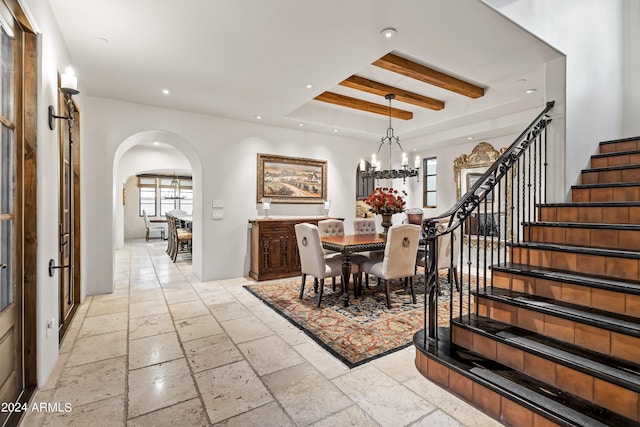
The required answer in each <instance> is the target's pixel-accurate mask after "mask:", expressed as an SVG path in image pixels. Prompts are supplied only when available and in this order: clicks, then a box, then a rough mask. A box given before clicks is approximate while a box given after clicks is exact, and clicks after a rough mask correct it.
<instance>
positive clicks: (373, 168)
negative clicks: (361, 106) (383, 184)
mask: <svg viewBox="0 0 640 427" xmlns="http://www.w3.org/2000/svg"><path fill="white" fill-rule="evenodd" d="M395 97H396V96H395V95H394V94H392V93H389V94H387V95H385V99H388V100H389V128H388V129H387V134H386V135H385V136H383V137H382V138H380V146H379V147H378V151H377V152H376V153H374V154H372V155H371V163H370V164H369V165H367V163H366V162H365V161H364V159H361V160H360V176H361V177H362V179H365V178H374V179H395V178H402V181H403V182H407V178H411V177H414V176H415V177H416V179H417V181H418V182H420V157H418V156H416V159H415V162H414V165H413V168H411V167H409V158H408V157H407V153H405V152H404V150H403V149H402V145H400V138H399V137H397V136H395V135H394V133H393V128H392V127H391V100H392V99H394V98H395ZM393 143H396V144H398V147H400V152H402V162H401V169H391V146H392V145H393ZM384 144H389V169H384V170H383V169H382V166H381V164H380V160H379V159H378V157H377V155H378V154H380V149H381V148H382V146H383V145H384Z"/></svg>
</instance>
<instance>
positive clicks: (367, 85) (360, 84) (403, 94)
mask: <svg viewBox="0 0 640 427" xmlns="http://www.w3.org/2000/svg"><path fill="white" fill-rule="evenodd" d="M340 85H341V86H345V87H348V88H351V89H356V90H361V91H363V92H368V93H373V94H375V95H380V96H385V95H386V94H388V93H392V94H394V95H395V96H396V101H401V102H406V103H409V104H413V105H417V106H418V107H423V108H429V109H431V110H436V111H437V110H442V109H443V108H444V101H440V100H438V99H433V98H429V97H428V96H424V95H420V94H418V93H413V92H409V91H407V90H404V89H400V88H397V87H393V86H389V85H386V84H384V83H379V82H376V81H373V80H369V79H367V78H364V77H360V76H351V77H349V78H348V79H345V80H343V81H341V82H340Z"/></svg>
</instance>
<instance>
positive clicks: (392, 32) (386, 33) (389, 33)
mask: <svg viewBox="0 0 640 427" xmlns="http://www.w3.org/2000/svg"><path fill="white" fill-rule="evenodd" d="M397 33H398V32H397V31H396V29H395V28H391V27H389V28H385V29H384V30H382V31H380V34H382V35H383V36H384V38H385V39H390V38H392V37H394V36H395V35H396V34H397Z"/></svg>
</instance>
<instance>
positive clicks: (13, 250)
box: [0, 23, 24, 425]
mask: <svg viewBox="0 0 640 427" xmlns="http://www.w3.org/2000/svg"><path fill="white" fill-rule="evenodd" d="M2 24H4V23H2ZM7 30H8V29H6V28H5V27H4V25H2V29H1V30H0V38H1V39H2V40H1V42H0V62H1V64H0V65H1V67H2V73H1V76H0V79H1V80H2V82H1V87H2V88H3V90H2V91H0V142H1V148H0V174H1V182H0V402H2V403H9V402H16V401H17V400H18V398H19V397H20V394H21V393H22V390H23V388H24V387H23V385H24V369H23V364H22V357H23V341H22V339H23V338H22V318H23V310H24V306H23V304H22V281H21V277H22V275H21V269H22V262H21V251H20V242H21V241H22V229H21V227H20V218H21V216H20V200H21V199H20V198H19V196H20V193H19V192H18V190H19V189H20V188H21V185H20V183H21V181H20V176H19V174H18V173H17V171H18V165H19V164H18V161H19V159H18V156H17V154H18V151H19V150H18V141H17V137H16V126H15V111H14V110H15V102H14V99H13V96H12V94H13V91H10V90H4V88H7V87H12V86H13V80H12V79H13V73H14V67H13V64H14V54H15V53H14V43H15V40H14V38H13V36H12V34H13V31H11V30H10V29H9V32H7ZM7 409H11V408H10V407H9V408H3V410H2V411H0V425H2V424H3V423H4V422H5V421H6V420H7V419H8V418H9V416H10V415H11V411H7Z"/></svg>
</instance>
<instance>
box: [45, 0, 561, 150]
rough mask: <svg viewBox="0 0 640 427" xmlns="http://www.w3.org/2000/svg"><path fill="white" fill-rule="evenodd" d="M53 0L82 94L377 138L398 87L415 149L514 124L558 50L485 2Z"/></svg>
mask: <svg viewBox="0 0 640 427" xmlns="http://www.w3.org/2000/svg"><path fill="white" fill-rule="evenodd" d="M49 3H50V5H51V8H52V9H53V11H54V14H55V16H56V18H57V20H58V22H59V25H60V29H61V32H62V35H63V37H64V41H65V43H66V45H67V47H68V49H69V52H70V55H71V60H72V64H71V65H72V66H73V67H74V69H75V71H76V74H77V75H78V79H79V81H80V89H81V90H82V91H83V92H84V93H85V94H87V95H90V96H97V97H104V98H111V99H117V100H122V101H127V102H135V103H140V104H146V105H153V106H158V107H164V108H170V109H176V110H183V111H188V112H194V113H200V114H209V115H216V116H221V117H228V118H232V119H238V120H244V121H259V122H261V123H265V124H269V125H273V126H280V127H287V128H297V129H303V130H305V131H309V132H319V133H326V134H339V135H345V136H350V137H355V138H361V139H365V140H371V141H372V144H377V143H378V141H379V137H380V136H381V135H382V134H384V132H385V130H386V128H387V126H388V117H387V114H388V111H389V104H388V101H387V100H386V99H385V98H384V96H385V95H386V94H387V93H394V94H395V96H396V98H395V99H394V100H393V101H392V108H393V110H392V111H393V114H392V115H393V117H394V119H393V126H394V128H395V129H396V133H397V134H398V135H400V136H401V138H402V139H403V141H404V142H403V145H405V144H408V145H409V146H408V148H410V149H411V148H415V149H423V148H428V147H429V146H433V145H437V144H443V143H456V142H458V143H459V142H466V138H467V137H468V136H473V137H475V138H479V139H480V138H483V137H484V138H486V137H490V136H497V135H499V134H505V133H514V132H517V131H518V129H521V127H522V126H523V125H524V124H525V123H528V122H529V121H530V120H531V119H532V118H533V117H534V116H535V114H536V113H537V112H538V111H539V110H541V109H542V107H543V104H544V69H545V63H546V62H548V61H550V60H553V59H555V58H558V57H560V56H561V54H560V53H558V52H557V51H555V50H554V49H552V48H550V47H549V46H547V45H546V44H544V43H542V42H540V41H539V40H538V39H536V38H534V37H532V36H531V35H529V34H527V33H525V32H524V31H523V30H522V29H520V28H519V27H517V26H515V25H513V24H512V23H510V22H509V21H507V20H506V19H504V18H503V17H501V16H500V15H498V14H497V13H496V12H494V11H493V10H492V9H491V8H489V7H488V6H486V5H485V4H484V3H482V2H481V1H479V0H447V1H441V0H394V1H391V0H349V1H344V0H323V1H313V0H187V1H184V2H180V3H179V4H178V3H176V2H175V1H172V0H109V1H99V0H49ZM388 27H392V28H395V29H396V30H397V34H396V36H395V37H392V38H390V39H387V38H385V37H383V36H382V35H381V30H383V29H384V28H388ZM163 89H167V90H168V91H169V92H170V93H169V94H168V95H167V94H163V93H162V90H163ZM527 89H535V90H536V91H535V92H533V93H529V94H527V93H525V90H527ZM256 116H260V117H261V119H260V120H258V119H257V118H256ZM405 148H407V147H405Z"/></svg>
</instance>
